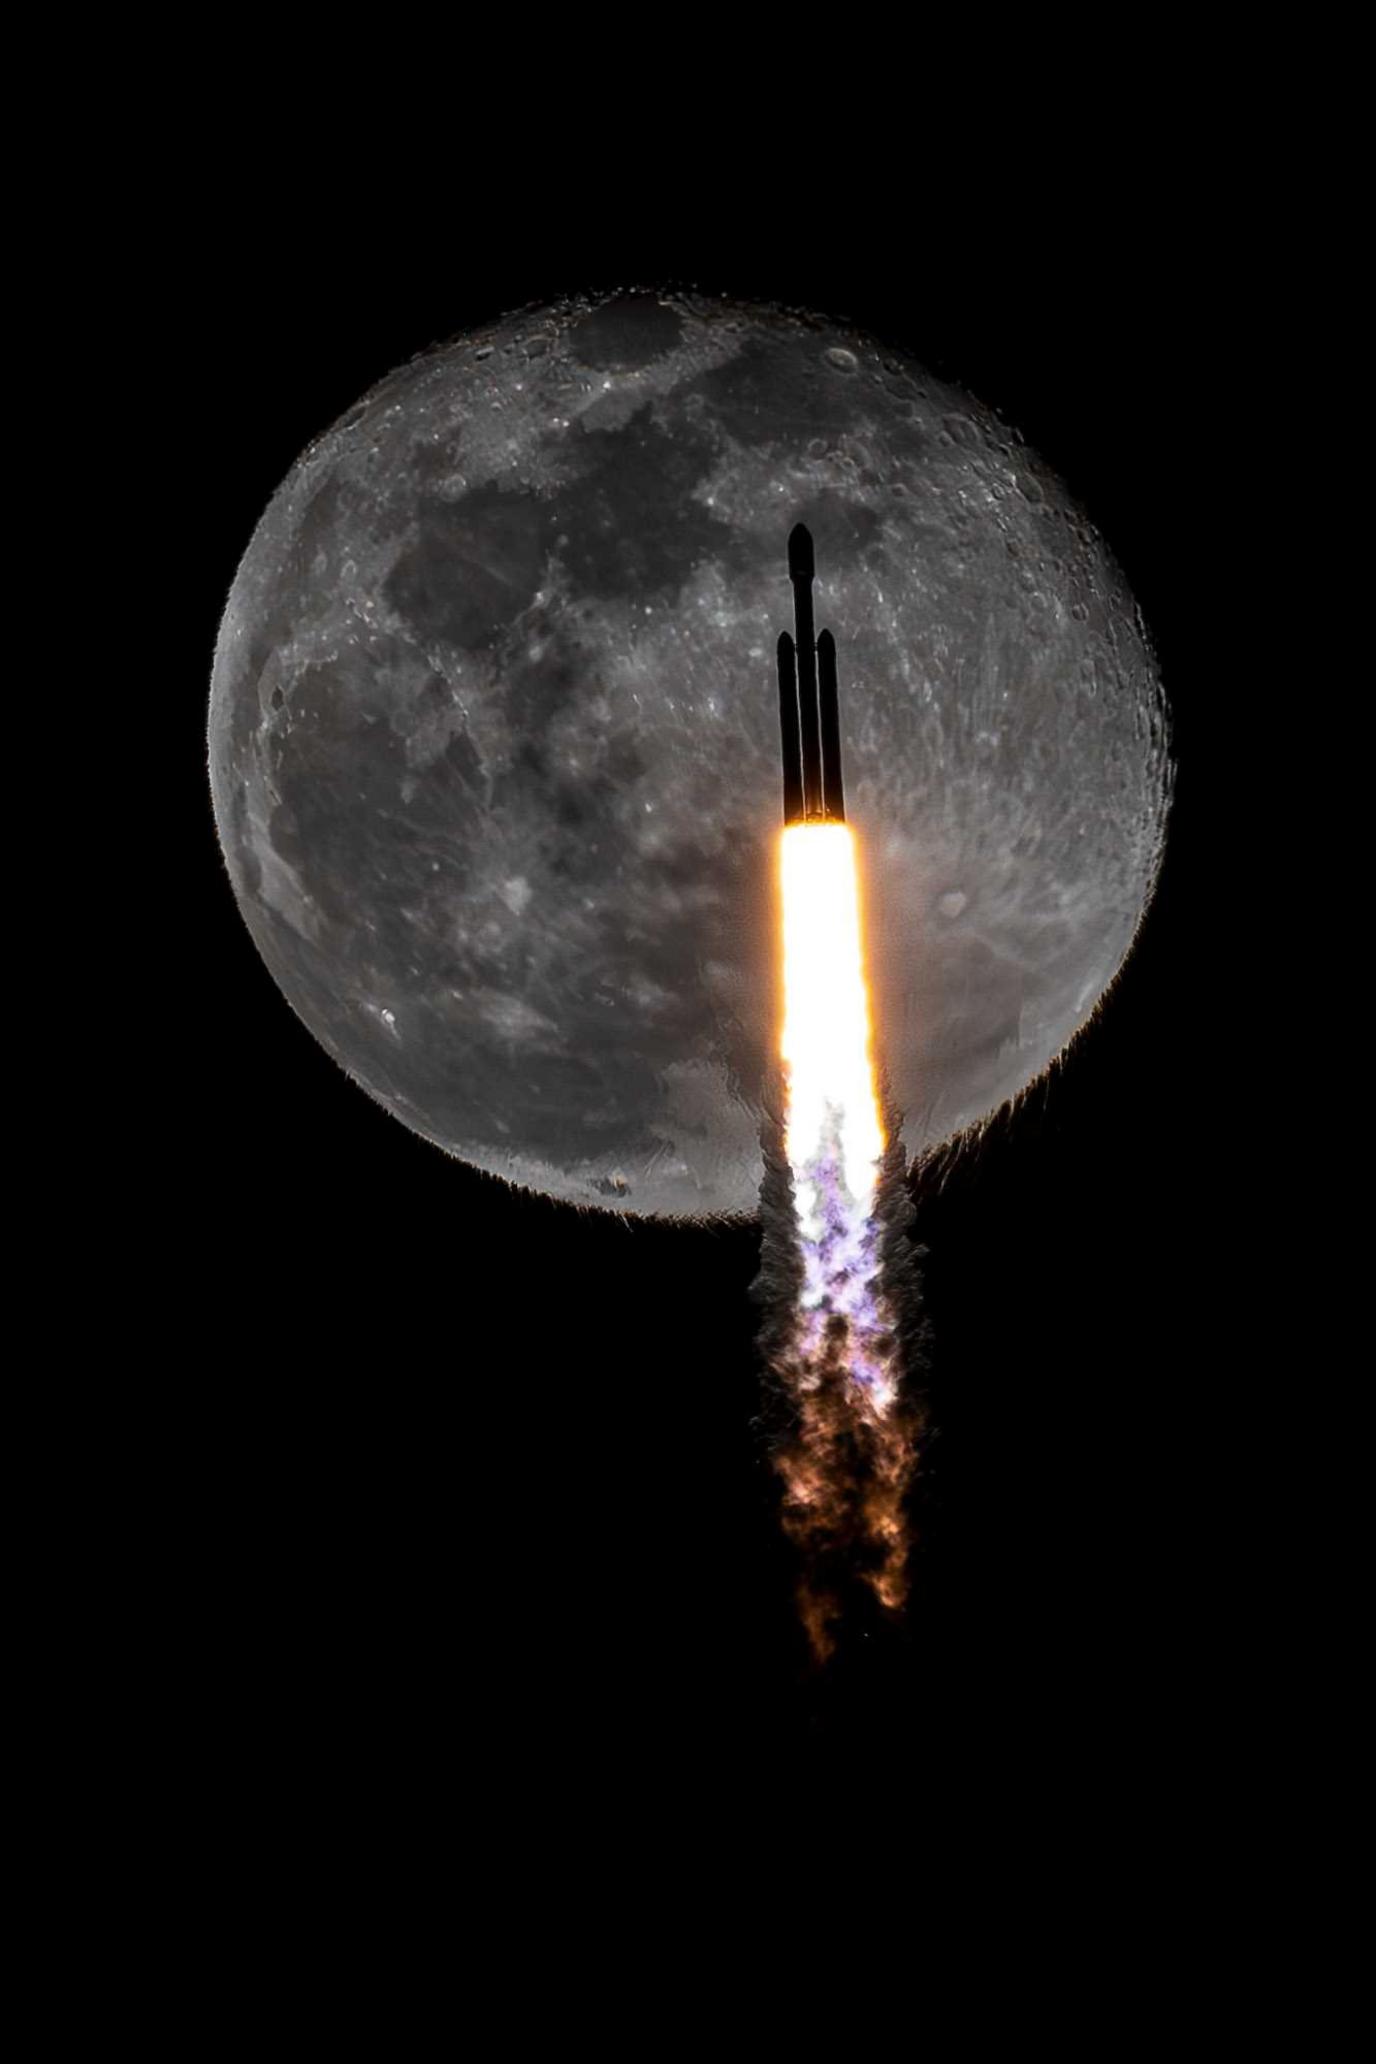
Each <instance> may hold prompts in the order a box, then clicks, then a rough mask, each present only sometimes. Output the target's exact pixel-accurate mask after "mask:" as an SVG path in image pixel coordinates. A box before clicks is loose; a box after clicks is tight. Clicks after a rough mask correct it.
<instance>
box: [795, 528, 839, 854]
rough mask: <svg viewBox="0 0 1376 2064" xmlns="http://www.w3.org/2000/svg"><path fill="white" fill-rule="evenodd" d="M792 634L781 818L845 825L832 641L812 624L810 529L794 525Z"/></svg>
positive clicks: (812, 573) (812, 569) (827, 633)
mask: <svg viewBox="0 0 1376 2064" xmlns="http://www.w3.org/2000/svg"><path fill="white" fill-rule="evenodd" d="M788 577H789V579H790V580H791V581H792V583H793V622H794V630H795V634H796V635H795V636H793V637H790V635H789V633H788V632H787V631H780V633H779V727H780V730H781V732H782V735H783V752H784V823H785V824H811V823H817V824H844V823H845V821H846V799H845V792H844V790H843V789H842V786H841V714H840V708H839V706H838V703H837V699H836V640H835V639H834V638H833V637H832V635H831V632H830V631H823V633H822V635H821V637H820V638H817V637H814V634H813V629H812V583H813V579H814V578H815V573H814V566H813V558H812V533H811V531H809V530H808V529H807V527H806V525H804V524H802V523H798V524H795V525H794V528H793V530H792V532H791V533H790V535H789V540H788Z"/></svg>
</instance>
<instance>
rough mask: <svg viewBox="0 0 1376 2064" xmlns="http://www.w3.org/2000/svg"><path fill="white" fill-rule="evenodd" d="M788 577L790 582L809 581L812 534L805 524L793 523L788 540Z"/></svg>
mask: <svg viewBox="0 0 1376 2064" xmlns="http://www.w3.org/2000/svg"><path fill="white" fill-rule="evenodd" d="M788 577H789V579H790V580H811V579H812V577H813V563H812V532H811V531H810V530H809V529H808V527H807V525H806V524H805V523H795V524H794V526H793V529H792V530H791V531H790V532H789V538H788Z"/></svg>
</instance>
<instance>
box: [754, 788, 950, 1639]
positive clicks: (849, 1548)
mask: <svg viewBox="0 0 1376 2064" xmlns="http://www.w3.org/2000/svg"><path fill="white" fill-rule="evenodd" d="M778 887H779V899H780V908H781V935H782V952H783V974H784V981H783V992H784V993H783V1011H782V1034H781V1040H780V1065H779V1069H778V1072H777V1075H776V1077H775V1083H774V1093H773V1095H772V1097H771V1098H770V1100H769V1105H770V1108H769V1115H768V1117H767V1119H766V1125H765V1134H764V1141H763V1144H764V1158H765V1177H764V1182H763V1185H762V1189H761V1200H760V1201H761V1218H762V1223H763V1229H764V1240H763V1247H762V1254H761V1269H760V1275H759V1278H758V1280H757V1283H756V1286H755V1295H756V1298H757V1301H758V1302H759V1303H760V1305H761V1306H762V1308H763V1320H762V1326H761V1334H760V1338H761V1347H762V1350H763V1353H764V1356H765V1359H766V1362H767V1365H768V1368H769V1370H770V1371H771V1373H772V1376H773V1379H774V1384H775V1391H776V1400H777V1402H778V1404H779V1405H780V1406H781V1408H782V1411H783V1413H784V1415H785V1417H786V1424H785V1426H784V1428H783V1430H782V1431H781V1432H780V1433H779V1434H778V1435H777V1437H776V1440H775V1445H774V1450H773V1461H774V1465H775V1467H776V1469H777V1471H778V1473H779V1476H780V1478H781V1481H782V1488H783V1524H784V1527H785V1530H786V1532H787V1533H788V1535H789V1537H790V1539H791V1540H792V1541H793V1542H794V1544H795V1546H796V1548H797V1549H798V1551H799V1554H800V1558H801V1566H802V1567H801V1576H800V1580H799V1586H798V1602H799V1609H800V1613H801V1617H802V1620H803V1624H804V1626H805V1628H806V1630H807V1634H808V1638H809V1641H810V1643H811V1647H812V1651H813V1654H814V1656H815V1657H816V1658H817V1659H818V1660H819V1661H822V1660H825V1659H826V1657H827V1656H828V1655H829V1654H830V1653H831V1651H832V1649H833V1648H834V1646H835V1628H836V1623H837V1622H838V1620H839V1619H840V1618H841V1617H842V1615H843V1612H844V1609H845V1599H846V1596H847V1593H848V1592H849V1591H850V1590H851V1589H852V1587H853V1585H854V1584H855V1582H856V1581H857V1579H858V1580H859V1581H861V1582H863V1583H865V1584H867V1585H868V1586H869V1588H870V1590H871V1591H872V1593H873V1595H874V1597H875V1598H876V1599H877V1600H878V1602H879V1604H880V1605H881V1606H882V1607H884V1608H885V1609H887V1610H888V1611H891V1612H897V1611H898V1610H899V1609H900V1608H901V1607H902V1605H903V1603H904V1600H905V1598H906V1596H907V1587H908V1575H907V1564H908V1552H909V1544H908V1530H907V1523H906V1518H905V1511H904V1504H905V1497H906V1493H907V1490H908V1487H909V1483H910V1480H911V1478H912V1474H913V1470H914V1467H915V1461H916V1438H917V1434H918V1432H919V1413H918V1410H917V1406H916V1403H915V1401H914V1399H913V1398H912V1397H911V1396H910V1395H909V1390H908V1384H909V1382H910V1379H911V1377H912V1376H913V1375H914V1374H915V1372H916V1369H917V1367H918V1365H919V1364H920V1362H921V1359H922V1353H923V1346H924V1341H925V1326H924V1322H923V1320H922V1317H921V1309H920V1298H919V1280H918V1274H917V1261H918V1255H917V1252H916V1250H915V1249H914V1248H913V1246H912V1245H911V1242H910V1240H909V1238H908V1230H909V1227H910V1225H911V1222H912V1218H913V1208H912V1203H911V1199H910V1197H909V1194H908V1188H907V1171H906V1163H905V1157H904V1152H903V1147H902V1141H901V1136H900V1123H901V1120H900V1115H899V1114H898V1113H897V1112H896V1111H894V1110H893V1109H892V1106H891V1100H890V1098H889V1095H888V1089H887V1082H886V1080H885V1077H884V1075H883V1071H882V1070H881V1069H880V1068H879V1066H878V1064H877V1058H876V1054H875V1050H874V1039H873V1033H872V1028H871V1022H870V1008H869V996H868V989H867V985H866V980H865V970H864V960H863V951H862V930H861V917H860V899H859V889H858V880H857V867H856V849H855V835H854V832H853V830H852V828H851V827H850V826H849V825H846V824H844V823H837V822H834V821H826V822H824V821H813V822H803V823H794V824H791V825H789V826H787V827H786V828H785V830H784V832H783V835H782V840H781V844H780V851H779V877H778Z"/></svg>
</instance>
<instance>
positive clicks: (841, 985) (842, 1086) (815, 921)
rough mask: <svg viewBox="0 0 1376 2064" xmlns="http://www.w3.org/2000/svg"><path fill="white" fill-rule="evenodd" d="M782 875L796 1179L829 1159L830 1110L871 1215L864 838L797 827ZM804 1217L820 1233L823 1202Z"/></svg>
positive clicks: (873, 1121) (809, 1204)
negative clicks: (858, 849) (814, 1218)
mask: <svg viewBox="0 0 1376 2064" xmlns="http://www.w3.org/2000/svg"><path fill="white" fill-rule="evenodd" d="M779 867H780V879H781V884H782V891H783V923H784V1023H783V1042H782V1052H783V1058H784V1062H785V1064H786V1066H787V1069H788V1121H787V1137H786V1142H785V1144H786V1150H787V1153H788V1158H789V1161H790V1162H791V1164H792V1166H793V1169H794V1171H795V1174H796V1173H797V1172H798V1171H800V1170H801V1169H802V1168H803V1167H804V1166H805V1165H806V1164H807V1163H808V1162H809V1161H811V1160H812V1159H813V1158H814V1156H816V1155H817V1154H818V1153H819V1152H820V1151H821V1150H822V1148H823V1146H824V1143H825V1141H826V1136H827V1123H828V1111H829V1110H830V1111H831V1112H832V1113H833V1114H834V1118H835V1122H836V1123H837V1125H838V1126H839V1136H840V1147H841V1166H842V1171H843V1174H844V1179H845V1184H846V1188H847V1189H848V1190H849V1192H850V1194H851V1197H852V1198H853V1200H854V1201H855V1203H856V1204H857V1205H858V1206H859V1207H860V1209H861V1210H862V1211H865V1212H867V1211H868V1210H869V1208H870V1205H871V1204H872V1202H873V1199H874V1190H875V1181H876V1174H877V1170H876V1163H877V1162H878V1161H879V1159H880V1157H881V1155H882V1154H883V1152H884V1128H883V1125H882V1123H881V1121H880V1115H879V1099H878V1095H877V1093H876V1089H875V1081H874V1055H873V1030H872V1025H871V1019H870V1000H869V991H868V988H867V987H866V983H865V963H864V950H863V947H862V944H861V927H860V887H859V879H858V870H857V867H856V854H855V835H854V833H853V832H852V830H851V828H850V826H849V825H848V824H790V825H788V826H787V827H786V828H785V830H784V834H783V838H782V840H781V842H780V859H779ZM798 1208H799V1214H800V1218H801V1220H802V1224H803V1230H804V1232H805V1233H808V1232H812V1231H814V1230H815V1227H814V1226H812V1225H810V1224H809V1217H810V1215H811V1214H812V1213H814V1212H815V1208H816V1200H815V1199H814V1198H811V1197H806V1196H804V1195H802V1194H800V1195H799V1197H798Z"/></svg>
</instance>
